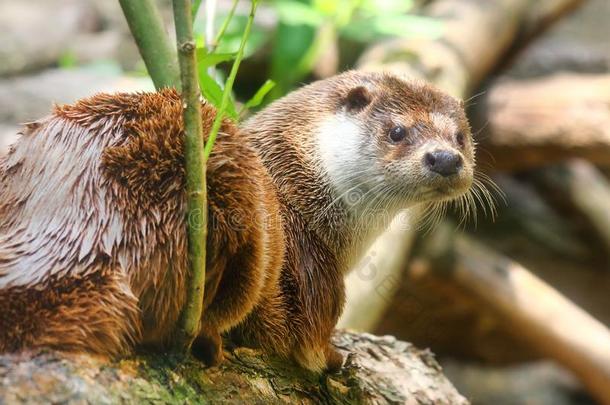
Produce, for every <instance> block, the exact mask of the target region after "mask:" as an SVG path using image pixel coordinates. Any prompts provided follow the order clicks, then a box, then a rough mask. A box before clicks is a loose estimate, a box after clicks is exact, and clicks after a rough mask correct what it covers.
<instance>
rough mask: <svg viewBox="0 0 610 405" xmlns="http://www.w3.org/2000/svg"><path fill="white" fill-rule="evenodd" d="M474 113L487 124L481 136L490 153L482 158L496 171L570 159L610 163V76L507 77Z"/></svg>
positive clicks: (484, 147)
mask: <svg viewBox="0 0 610 405" xmlns="http://www.w3.org/2000/svg"><path fill="white" fill-rule="evenodd" d="M472 115H473V118H474V122H475V126H480V127H483V128H484V129H483V131H482V134H481V135H480V137H479V138H480V139H481V147H482V148H483V149H484V150H486V151H488V152H489V154H488V155H486V154H481V155H480V158H481V161H482V162H486V163H487V164H489V165H492V166H493V167H494V168H495V169H497V170H522V169H527V168H532V167H537V166H543V165H548V164H550V163H554V162H557V161H561V160H564V159H566V158H570V157H581V158H583V159H587V160H589V161H591V162H593V163H596V164H599V165H605V166H610V75H607V74H604V75H584V74H557V75H554V76H551V77H545V78H540V79H531V80H513V79H507V80H502V81H499V82H497V83H496V84H494V85H493V86H492V87H491V88H490V89H489V92H488V94H487V95H486V96H485V98H484V101H480V102H478V104H477V106H476V107H475V108H474V110H473V114H472ZM476 123H478V124H476ZM490 155H491V156H490ZM484 164H485V163H484Z"/></svg>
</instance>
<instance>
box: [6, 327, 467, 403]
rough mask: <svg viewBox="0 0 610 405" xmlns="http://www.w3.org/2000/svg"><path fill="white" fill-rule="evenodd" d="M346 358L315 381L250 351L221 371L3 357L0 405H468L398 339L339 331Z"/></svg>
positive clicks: (149, 362) (163, 361) (167, 362)
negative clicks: (116, 404)
mask: <svg viewBox="0 0 610 405" xmlns="http://www.w3.org/2000/svg"><path fill="white" fill-rule="evenodd" d="M334 344H335V346H336V347H337V348H338V349H339V350H340V351H341V352H342V353H343V354H344V355H345V356H346V364H345V366H344V367H343V368H342V370H341V371H340V372H339V373H337V374H328V375H323V376H316V375H313V374H310V373H308V372H306V371H303V370H301V369H299V368H297V367H296V366H293V365H292V364H290V363H287V362H286V361H281V360H279V359H270V358H264V357H263V355H261V353H260V352H258V351H257V350H254V349H248V348H234V349H233V350H228V351H227V352H226V353H225V356H226V361H225V362H224V363H223V364H222V365H221V366H220V367H213V368H207V369H206V368H204V367H203V365H202V364H201V363H200V362H198V361H197V360H195V359H188V360H186V361H184V360H183V361H177V360H176V359H175V358H172V357H169V356H166V355H160V354H142V355H138V356H134V357H132V358H128V359H123V360H120V361H117V362H108V361H105V360H104V359H100V358H94V357H91V356H87V355H82V354H81V355H76V354H60V353H56V352H46V353H40V354H38V355H35V356H34V355H32V354H19V355H4V356H0V404H20V403H28V404H31V403H62V404H77V403H78V404H81V403H95V404H106V403H113V404H114V403H180V404H183V403H189V404H196V403H206V404H207V403H222V404H226V403H246V404H277V403H291V404H292V403H299V404H319V403H324V404H382V403H383V404H387V403H396V404H398V403H400V404H452V405H453V404H458V405H459V404H466V403H467V401H466V400H465V399H464V398H463V397H462V396H461V395H460V394H458V392H457V391H456V390H455V388H454V387H453V386H452V385H451V383H450V382H449V381H448V380H447V379H446V378H445V377H444V376H443V374H442V370H441V368H440V366H439V365H438V363H437V362H436V360H435V359H434V357H433V355H432V354H431V353H430V352H429V351H427V350H423V351H422V350H419V349H417V348H415V347H414V346H413V345H411V344H409V343H406V342H402V341H399V340H396V339H395V338H393V337H389V336H386V337H376V336H373V335H369V334H355V333H351V332H337V333H336V335H335V336H334Z"/></svg>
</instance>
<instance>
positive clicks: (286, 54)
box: [271, 22, 316, 98]
mask: <svg viewBox="0 0 610 405" xmlns="http://www.w3.org/2000/svg"><path fill="white" fill-rule="evenodd" d="M315 34H316V30H315V28H314V27H311V26H308V25H287V24H284V23H281V22H280V24H278V27H277V31H276V33H275V43H274V44H273V49H272V54H271V79H273V80H274V81H275V82H276V83H277V86H276V87H275V88H274V89H273V93H272V96H273V98H277V97H279V96H282V95H284V94H285V93H286V92H287V91H288V90H289V89H290V87H291V86H292V84H293V83H294V82H295V81H296V80H300V78H299V77H298V76H299V75H298V74H297V72H295V67H296V66H298V65H299V64H300V63H301V59H302V58H303V56H304V55H306V54H307V52H308V50H309V49H310V47H311V45H312V43H313V41H314V39H315Z"/></svg>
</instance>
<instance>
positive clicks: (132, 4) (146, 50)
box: [119, 0, 180, 89]
mask: <svg viewBox="0 0 610 405" xmlns="http://www.w3.org/2000/svg"><path fill="white" fill-rule="evenodd" d="M119 3H120V4H121V8H122V9H123V14H125V19H126V20H127V24H128V25H129V29H130V30H131V34H132V35H133V37H134V39H135V41H136V44H137V45H138V49H139V50H140V55H142V59H144V64H145V65H146V69H147V70H148V73H149V74H150V77H151V78H152V81H153V83H154V84H155V87H156V88H157V89H160V88H163V87H176V88H177V89H180V72H179V70H178V64H177V61H176V54H175V52H174V49H173V48H172V46H171V44H170V41H169V39H168V37H167V35H166V33H165V31H164V28H163V20H162V19H161V14H160V13H159V10H158V9H157V6H156V5H155V3H154V0H119Z"/></svg>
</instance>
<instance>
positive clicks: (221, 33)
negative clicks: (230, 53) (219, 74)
mask: <svg viewBox="0 0 610 405" xmlns="http://www.w3.org/2000/svg"><path fill="white" fill-rule="evenodd" d="M237 3H239V0H233V4H232V5H231V10H229V14H228V15H227V17H226V18H225V20H224V21H223V23H222V27H220V31H218V34H217V35H216V38H215V39H214V44H213V45H214V48H216V47H217V46H218V44H220V41H221V40H222V37H223V36H224V35H225V31H226V30H227V28H228V27H229V24H230V23H231V20H232V19H233V15H234V14H235V9H236V8H237ZM212 51H213V49H210V50H209V52H212Z"/></svg>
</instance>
